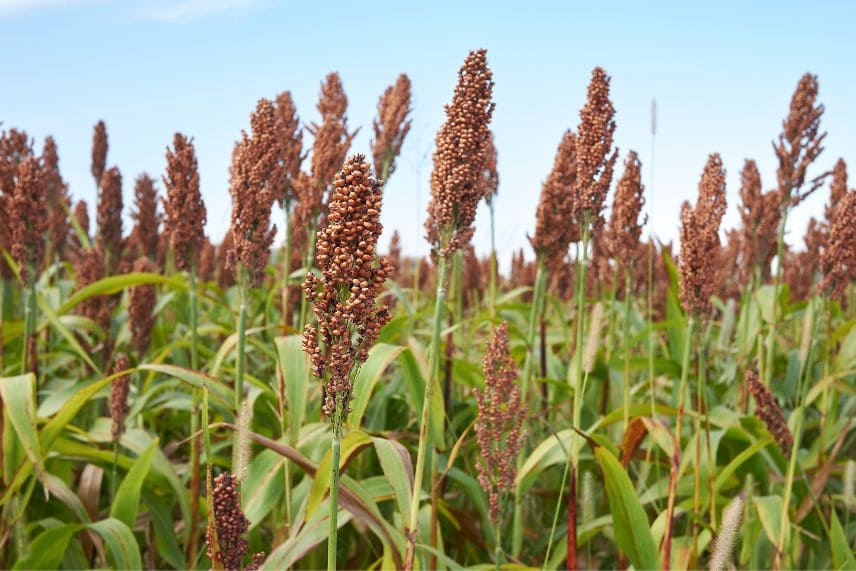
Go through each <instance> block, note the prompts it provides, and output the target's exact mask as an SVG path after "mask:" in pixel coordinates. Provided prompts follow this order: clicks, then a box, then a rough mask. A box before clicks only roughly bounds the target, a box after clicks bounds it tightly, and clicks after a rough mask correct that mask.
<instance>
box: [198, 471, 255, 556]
mask: <svg viewBox="0 0 856 571" xmlns="http://www.w3.org/2000/svg"><path fill="white" fill-rule="evenodd" d="M209 493H210V494H211V498H212V503H213V504H214V531H215V533H216V535H217V537H216V538H214V537H211V535H210V532H211V528H210V527H209V529H208V532H206V539H207V541H208V557H210V558H211V561H213V562H214V564H215V568H223V569H226V570H227V571H241V570H242V569H243V570H245V571H246V570H248V569H258V567H259V565H260V564H261V562H262V560H263V559H264V555H263V554H260V553H257V554H255V555H254V556H253V558H252V561H253V562H252V564H251V565H250V566H248V567H246V568H245V567H244V556H245V555H246V553H247V549H249V543H247V539H246V537H245V536H246V534H247V531H248V530H249V529H250V521H249V520H248V519H247V516H245V515H244V512H243V510H241V500H240V496H239V494H238V483H237V479H236V478H235V477H234V476H233V475H232V474H231V473H229V472H224V473H222V474H220V475H219V476H217V477H216V478H214V489H213V490H209Z"/></svg>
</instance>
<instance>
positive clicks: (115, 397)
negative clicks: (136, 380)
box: [110, 353, 131, 442]
mask: <svg viewBox="0 0 856 571" xmlns="http://www.w3.org/2000/svg"><path fill="white" fill-rule="evenodd" d="M130 368H131V365H130V361H129V360H128V356H127V355H126V354H125V353H120V354H119V355H118V356H117V357H116V362H115V364H114V365H113V373H114V374H115V373H119V372H122V371H127V370H128V369H130ZM130 389H131V377H130V375H122V376H121V377H119V378H117V379H115V380H114V381H113V386H112V390H111V391H110V420H111V421H112V427H111V430H110V434H111V435H112V437H113V442H119V439H120V438H122V434H124V433H125V420H126V419H127V418H128V412H129V411H130V407H129V406H128V393H129V392H130Z"/></svg>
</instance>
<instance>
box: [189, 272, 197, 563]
mask: <svg viewBox="0 0 856 571" xmlns="http://www.w3.org/2000/svg"><path fill="white" fill-rule="evenodd" d="M189 277H190V291H189V293H190V368H191V369H192V370H194V371H198V370H199V350H198V346H197V345H198V343H199V340H198V331H197V329H198V319H199V317H198V300H197V295H196V264H195V263H192V262H191V264H190V276H189ZM199 401H200V395H199V393H197V392H196V391H194V392H193V408H192V409H191V413H190V465H191V467H190V530H189V536H188V546H187V567H188V568H189V569H193V568H194V567H195V564H196V548H197V529H198V524H199V522H198V519H197V512H198V511H199V496H200V494H199V486H200V481H199V456H200V450H199V447H200V446H199V445H200V442H199V436H197V433H198V432H199Z"/></svg>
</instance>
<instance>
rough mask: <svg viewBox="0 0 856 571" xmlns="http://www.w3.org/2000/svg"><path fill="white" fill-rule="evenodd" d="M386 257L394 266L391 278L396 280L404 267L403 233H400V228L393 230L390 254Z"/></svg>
mask: <svg viewBox="0 0 856 571" xmlns="http://www.w3.org/2000/svg"><path fill="white" fill-rule="evenodd" d="M386 259H387V260H389V265H390V266H391V267H392V275H391V276H390V278H391V279H393V280H395V279H397V276H398V275H399V274H400V273H401V269H402V265H401V235H400V234H399V233H398V230H393V231H392V238H391V239H390V241H389V254H387V256H386Z"/></svg>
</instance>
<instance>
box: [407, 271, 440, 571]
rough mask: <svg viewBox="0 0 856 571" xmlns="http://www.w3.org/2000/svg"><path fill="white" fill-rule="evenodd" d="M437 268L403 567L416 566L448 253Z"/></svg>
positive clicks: (411, 567)
mask: <svg viewBox="0 0 856 571" xmlns="http://www.w3.org/2000/svg"><path fill="white" fill-rule="evenodd" d="M439 259H440V260H439V266H438V268H437V295H436V299H435V301H434V320H433V324H432V329H431V356H430V358H429V360H428V378H427V379H425V398H424V399H423V401H422V415H421V418H420V421H419V447H418V449H417V452H416V470H415V471H414V474H413V494H412V498H411V503H410V521H409V522H408V525H407V530H406V532H407V533H408V534H409V538H408V542H407V551H406V553H405V562H404V566H405V568H406V569H413V560H414V556H415V549H416V533H417V531H418V521H419V520H418V517H419V500H420V497H421V495H422V478H423V476H424V472H425V456H426V451H427V448H428V423H429V421H430V413H431V401H432V399H433V398H434V385H435V382H436V383H438V382H439V380H438V378H437V376H438V373H439V369H440V332H441V329H442V327H443V309H444V305H445V303H446V282H447V281H448V277H449V276H448V273H449V264H448V259H447V257H446V256H442V255H441V256H439Z"/></svg>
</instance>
